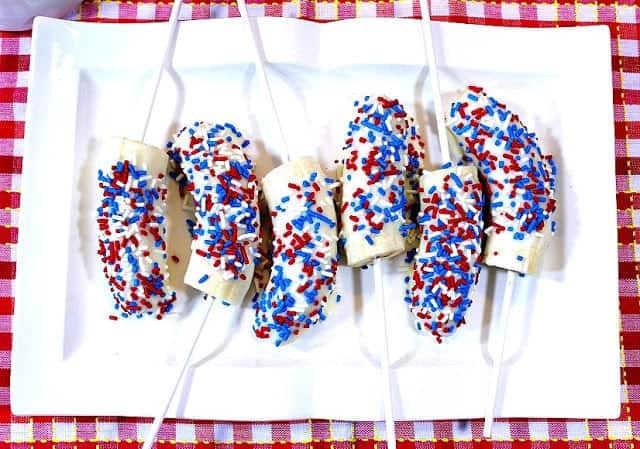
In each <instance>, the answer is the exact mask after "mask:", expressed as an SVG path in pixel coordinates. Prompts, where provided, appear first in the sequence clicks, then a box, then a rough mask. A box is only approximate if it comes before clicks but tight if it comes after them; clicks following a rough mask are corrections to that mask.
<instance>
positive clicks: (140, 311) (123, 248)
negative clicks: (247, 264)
mask: <svg viewBox="0 0 640 449" xmlns="http://www.w3.org/2000/svg"><path fill="white" fill-rule="evenodd" d="M110 148H111V151H112V152H113V159H114V160H115V161H116V163H115V164H114V165H112V166H111V167H110V168H109V169H108V170H105V171H103V170H99V171H98V181H99V186H100V189H101V191H102V200H101V204H100V207H98V210H97V223H98V228H99V243H98V254H99V255H100V258H101V260H102V262H103V264H104V270H103V271H104V274H105V277H106V279H107V281H108V284H109V288H110V290H111V293H112V295H113V299H114V301H115V304H114V309H115V314H114V315H111V317H110V318H112V319H118V318H128V317H131V316H135V317H137V318H142V317H143V316H147V315H154V316H156V317H157V318H158V319H160V318H162V317H163V316H164V315H165V314H166V313H169V312H170V311H171V310H172V309H173V305H174V302H175V301H176V293H175V292H174V291H173V290H172V289H171V288H170V287H169V284H168V282H169V271H168V267H167V251H166V242H165V236H166V233H167V226H166V222H165V209H166V203H165V200H166V197H167V185H166V178H165V172H166V170H167V164H168V157H167V155H166V154H165V153H164V152H163V151H162V150H160V149H158V148H154V147H152V146H148V145H145V144H143V143H140V142H135V141H132V140H129V139H125V138H116V139H113V140H112V142H111V143H110Z"/></svg>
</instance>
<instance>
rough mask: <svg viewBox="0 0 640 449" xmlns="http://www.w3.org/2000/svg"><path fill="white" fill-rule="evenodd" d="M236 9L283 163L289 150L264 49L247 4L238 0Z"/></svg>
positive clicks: (287, 156) (288, 158)
mask: <svg viewBox="0 0 640 449" xmlns="http://www.w3.org/2000/svg"><path fill="white" fill-rule="evenodd" d="M238 9H239V10H240V15H241V16H242V17H243V18H244V19H245V20H244V21H245V24H246V26H247V30H248V32H249V34H250V35H251V40H252V42H253V51H254V58H255V64H256V73H257V74H258V77H259V78H260V79H261V80H262V84H263V85H264V89H265V90H266V92H267V94H268V95H269V103H270V104H271V113H272V115H273V117H274V118H275V120H276V125H277V127H278V131H279V132H280V140H281V141H282V151H281V152H280V154H281V156H282V158H283V160H284V161H290V160H291V151H290V149H289V145H288V143H287V138H286V136H285V134H284V129H283V128H282V120H280V115H279V114H278V108H277V107H276V101H275V98H274V97H273V92H272V90H271V83H269V77H268V76H267V71H266V69H265V66H264V60H265V56H264V48H262V45H261V42H260V36H259V35H258V33H256V32H254V28H253V27H252V26H251V21H250V19H249V10H248V9H247V3H246V2H245V0H238Z"/></svg>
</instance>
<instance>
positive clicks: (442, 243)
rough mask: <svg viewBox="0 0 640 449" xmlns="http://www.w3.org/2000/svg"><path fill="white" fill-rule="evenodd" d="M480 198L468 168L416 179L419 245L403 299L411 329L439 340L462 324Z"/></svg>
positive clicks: (474, 266) (473, 269)
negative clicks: (413, 324)
mask: <svg viewBox="0 0 640 449" xmlns="http://www.w3.org/2000/svg"><path fill="white" fill-rule="evenodd" d="M483 204H484V195H483V192H482V185H481V184H480V182H479V181H478V174H477V170H476V168H475V167H473V166H457V167H451V166H450V164H448V166H447V168H443V169H441V170H436V171H433V172H426V171H425V172H424V173H423V175H422V177H421V178H420V213H419V215H418V227H419V229H420V235H421V238H420V246H419V247H418V250H417V252H416V255H415V257H414V261H413V269H412V273H411V277H410V280H409V287H408V290H407V293H406V295H405V301H406V302H407V303H408V305H409V308H410V310H411V312H412V313H413V315H414V318H415V324H416V329H417V330H418V331H421V332H427V333H430V334H432V335H433V336H434V337H435V338H436V340H437V341H438V342H442V338H443V337H446V336H449V335H451V334H452V333H453V332H454V331H455V330H456V329H457V328H458V327H459V326H460V325H461V324H463V323H464V316H465V313H466V311H467V309H468V308H469V306H470V305H471V298H470V294H471V292H472V290H473V287H474V285H475V284H476V283H477V281H478V275H479V272H480V254H481V250H482V249H481V243H482V227H483V221H482V207H483Z"/></svg>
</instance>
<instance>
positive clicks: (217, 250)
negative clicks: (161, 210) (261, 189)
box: [169, 122, 260, 304]
mask: <svg viewBox="0 0 640 449" xmlns="http://www.w3.org/2000/svg"><path fill="white" fill-rule="evenodd" d="M248 145H250V143H249V141H248V140H246V139H244V138H243V137H242V134H241V133H240V132H239V131H238V130H237V129H236V128H235V127H234V126H233V125H231V124H228V123H225V124H224V125H213V124H209V123H204V122H195V123H194V124H193V126H190V127H184V128H182V129H181V130H179V131H178V132H177V133H176V134H175V135H174V136H173V140H172V142H170V143H169V154H170V156H171V157H172V159H173V160H174V161H175V162H177V163H178V164H180V166H181V167H182V171H183V172H184V175H185V176H186V178H187V185H186V190H187V191H188V192H189V193H190V195H187V196H192V197H193V202H194V205H195V209H196V214H195V216H196V224H195V226H194V229H193V240H192V243H191V251H192V252H191V258H190V259H189V265H188V266H187V271H186V273H185V279H184V282H185V284H188V285H190V286H192V287H194V288H196V289H198V290H201V291H203V292H204V293H206V294H208V295H211V296H213V297H215V298H217V299H219V300H222V301H224V302H227V303H231V304H239V303H241V302H242V301H243V300H244V297H245V296H246V294H247V292H248V290H249V287H250V286H251V280H252V278H253V271H254V267H255V264H256V262H257V261H258V259H259V252H258V248H257V246H258V240H259V237H258V236H259V231H260V229H259V228H260V225H259V214H258V186H257V179H256V176H255V174H254V173H253V165H252V163H251V160H250V159H249V158H248V157H247V153H246V147H247V146H248Z"/></svg>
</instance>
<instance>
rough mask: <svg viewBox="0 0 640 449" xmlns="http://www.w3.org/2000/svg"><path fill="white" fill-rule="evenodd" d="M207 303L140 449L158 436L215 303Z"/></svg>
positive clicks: (211, 299) (144, 447)
mask: <svg viewBox="0 0 640 449" xmlns="http://www.w3.org/2000/svg"><path fill="white" fill-rule="evenodd" d="M208 301H209V304H207V311H206V312H205V314H204V317H203V318H202V323H200V328H199V329H198V333H196V335H195V337H194V338H193V342H192V343H191V348H189V352H188V353H187V357H186V358H185V360H184V363H183V364H182V366H181V367H180V370H179V371H178V375H177V377H176V380H175V381H174V383H173V388H172V389H171V393H169V396H168V397H167V399H166V400H165V401H164V402H163V404H162V409H161V410H160V411H159V412H158V414H157V415H156V417H155V418H154V419H153V424H151V428H150V429H149V431H148V432H147V434H146V435H145V437H144V445H143V446H142V449H151V446H153V443H154V440H155V438H156V435H157V434H158V430H160V425H161V424H162V421H164V417H165V416H166V415H167V411H168V410H169V406H170V405H171V402H172V401H173V397H174V396H175V394H176V391H178V386H179V385H180V381H181V380H182V377H183V376H184V373H185V372H186V371H187V367H188V366H189V365H191V358H192V357H193V352H194V350H195V349H196V346H197V345H198V340H200V335H202V331H203V330H204V327H205V325H206V324H207V320H208V318H209V315H210V314H211V309H212V308H213V303H214V302H215V299H214V298H212V297H209V299H208Z"/></svg>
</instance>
